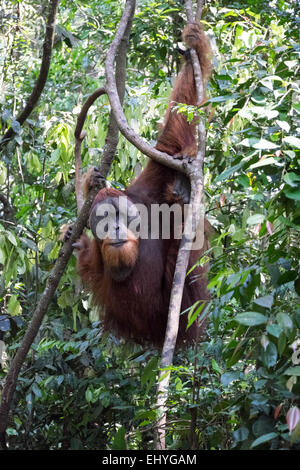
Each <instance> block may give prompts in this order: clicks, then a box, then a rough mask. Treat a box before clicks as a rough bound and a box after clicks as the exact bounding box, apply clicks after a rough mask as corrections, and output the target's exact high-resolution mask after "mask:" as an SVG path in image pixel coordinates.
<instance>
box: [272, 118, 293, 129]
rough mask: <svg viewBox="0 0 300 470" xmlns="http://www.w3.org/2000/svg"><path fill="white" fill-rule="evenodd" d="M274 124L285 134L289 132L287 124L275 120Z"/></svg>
mask: <svg viewBox="0 0 300 470" xmlns="http://www.w3.org/2000/svg"><path fill="white" fill-rule="evenodd" d="M275 122H276V124H277V125H278V126H279V127H280V128H281V129H282V130H283V131H285V132H289V131H290V128H291V126H290V125H289V123H288V122H286V121H280V120H279V119H277V120H276V121H275Z"/></svg>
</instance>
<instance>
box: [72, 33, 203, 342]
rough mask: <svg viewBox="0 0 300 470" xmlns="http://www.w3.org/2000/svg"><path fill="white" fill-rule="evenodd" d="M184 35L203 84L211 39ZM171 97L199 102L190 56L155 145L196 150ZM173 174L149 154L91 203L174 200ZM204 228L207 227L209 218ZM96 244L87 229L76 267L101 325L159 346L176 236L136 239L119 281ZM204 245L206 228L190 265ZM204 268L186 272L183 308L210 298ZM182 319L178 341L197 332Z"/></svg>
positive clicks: (191, 130)
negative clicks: (126, 180)
mask: <svg viewBox="0 0 300 470" xmlns="http://www.w3.org/2000/svg"><path fill="white" fill-rule="evenodd" d="M183 40H185V42H186V43H187V45H188V46H190V47H194V48H195V50H196V51H197V54H198V57H199V60H200V65H201V69H202V75H203V80H204V85H205V84H206V82H207V80H208V78H209V75H210V73H211V63H210V55H211V50H210V45H209V41H208V39H207V38H206V36H205V34H204V32H203V30H202V29H201V27H200V26H199V25H196V24H189V25H188V26H187V27H186V28H185V29H184V31H183ZM175 103H186V104H188V105H196V103H197V97H196V87H195V81H194V75H193V67H192V64H191V63H190V61H187V62H185V63H184V65H183V67H182V69H181V71H180V73H179V75H178V78H177V81H176V83H175V86H174V89H173V92H172V94H171V98H170V103H169V106H168V109H167V112H166V116H165V121H164V125H163V129H162V132H161V134H160V136H159V138H158V141H157V144H156V148H157V149H158V150H161V151H163V152H167V153H169V154H170V155H175V154H177V155H184V154H185V152H186V151H187V150H189V151H190V150H191V149H194V152H195V146H196V140H195V126H194V124H191V123H188V122H187V120H186V118H185V116H183V114H179V113H177V112H173V111H172V108H173V106H174V104H175ZM175 178H176V172H175V171H173V170H171V169H169V168H166V167H165V166H162V165H160V164H158V163H156V162H154V161H153V160H150V161H149V163H148V164H147V166H146V168H145V170H144V171H143V172H142V173H141V175H140V176H139V177H138V178H137V179H136V180H135V181H134V182H133V183H132V184H131V185H130V186H129V187H128V188H127V189H126V191H125V192H118V191H116V190H112V189H103V190H101V191H100V192H99V193H98V195H97V196H96V198H95V201H94V204H95V203H97V202H100V201H102V200H104V199H105V198H106V197H108V196H115V195H117V194H118V195H123V196H124V194H125V195H127V197H129V198H130V199H131V200H132V202H133V203H143V204H145V205H147V206H149V207H150V205H151V204H153V203H163V202H166V201H167V202H172V201H170V198H169V195H168V197H167V196H166V192H165V191H166V187H167V186H170V185H172V183H173V182H174V180H175ZM206 229H207V230H209V229H208V224H207V225H206ZM100 244H101V242H99V241H98V240H96V239H93V240H90V239H89V237H88V236H87V235H86V234H84V235H82V237H81V245H82V247H81V249H80V250H79V253H78V272H79V274H80V276H81V278H82V280H83V282H84V284H85V286H86V287H87V288H88V289H89V290H90V291H91V292H92V293H93V300H94V303H95V304H96V305H98V306H100V307H101V308H102V310H103V313H104V326H105V328H106V329H108V330H110V331H111V330H112V331H114V332H115V333H116V334H117V335H120V336H122V337H123V338H128V339H133V340H135V341H137V342H140V343H145V342H147V341H149V342H150V343H152V344H154V345H156V346H160V345H161V344H162V343H163V340H164V335H165V329H166V322H167V316H168V306H169V300H170V292H171V287H172V282H173V275H174V270H175V264H176V257H177V252H178V248H179V240H175V239H171V240H162V239H159V240H152V239H148V240H143V239H140V240H139V248H138V250H139V251H138V259H137V262H136V264H135V267H134V269H133V271H132V273H131V274H130V275H129V277H128V278H127V279H125V281H123V282H116V281H114V280H113V279H112V278H111V277H110V276H109V274H108V273H107V272H106V270H105V266H104V264H103V260H102V256H101V251H100V246H101V245H100ZM207 247H208V246H207V233H206V234H205V243H204V246H203V248H202V250H200V251H192V252H191V255H190V261H189V268H190V267H191V266H193V265H194V264H195V263H196V261H197V259H199V257H200V256H201V253H202V252H203V251H205V250H206V249H207ZM206 270H207V269H206V267H197V268H196V269H194V270H193V272H192V275H191V276H188V277H187V280H186V283H185V287H184V291H183V299H182V305H181V310H182V311H184V310H186V309H188V308H189V307H191V306H192V305H193V304H194V303H195V302H196V301H198V300H206V299H208V293H207V291H206V285H207V280H206ZM192 279H193V282H192ZM195 279H196V280H195ZM186 324H187V315H182V316H181V319H180V325H179V333H178V340H177V345H178V344H180V343H181V342H182V340H183V339H187V340H189V339H191V338H194V337H195V335H196V333H197V332H196V327H195V325H194V326H193V327H191V328H189V329H188V330H187V331H186Z"/></svg>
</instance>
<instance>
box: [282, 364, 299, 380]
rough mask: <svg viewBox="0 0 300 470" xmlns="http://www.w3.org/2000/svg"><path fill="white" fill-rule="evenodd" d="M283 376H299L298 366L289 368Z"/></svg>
mask: <svg viewBox="0 0 300 470" xmlns="http://www.w3.org/2000/svg"><path fill="white" fill-rule="evenodd" d="M284 375H296V376H297V377H299V376H300V366H295V367H289V368H288V369H287V370H286V371H285V372H284Z"/></svg>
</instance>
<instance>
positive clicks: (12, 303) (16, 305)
mask: <svg viewBox="0 0 300 470" xmlns="http://www.w3.org/2000/svg"><path fill="white" fill-rule="evenodd" d="M7 309H8V311H9V313H10V314H11V315H12V316H15V315H20V313H22V307H21V304H20V302H19V301H18V299H17V296H16V295H12V296H11V298H10V299H9V302H8V305H7Z"/></svg>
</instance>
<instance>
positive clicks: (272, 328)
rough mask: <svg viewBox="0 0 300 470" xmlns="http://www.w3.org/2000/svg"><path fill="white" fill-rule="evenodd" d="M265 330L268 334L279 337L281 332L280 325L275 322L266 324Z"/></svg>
mask: <svg viewBox="0 0 300 470" xmlns="http://www.w3.org/2000/svg"><path fill="white" fill-rule="evenodd" d="M266 330H267V332H268V333H269V334H270V335H272V336H275V338H279V336H280V334H281V333H282V328H281V326H279V325H276V324H275V325H267V327H266Z"/></svg>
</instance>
